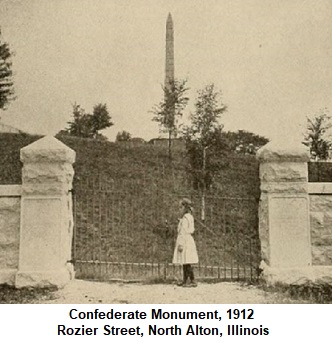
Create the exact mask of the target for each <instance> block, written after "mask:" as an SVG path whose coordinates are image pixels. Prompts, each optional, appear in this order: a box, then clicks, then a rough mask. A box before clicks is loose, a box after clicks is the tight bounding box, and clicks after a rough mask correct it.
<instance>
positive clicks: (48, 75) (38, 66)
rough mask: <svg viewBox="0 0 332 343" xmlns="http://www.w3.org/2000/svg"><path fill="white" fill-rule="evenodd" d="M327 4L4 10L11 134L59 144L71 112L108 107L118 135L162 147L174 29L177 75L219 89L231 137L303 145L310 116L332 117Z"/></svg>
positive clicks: (63, 3) (18, 4) (109, 2)
mask: <svg viewBox="0 0 332 343" xmlns="http://www.w3.org/2000/svg"><path fill="white" fill-rule="evenodd" d="M331 11H332V1H331V0H310V1H308V0H278V1H275V0H204V1H203V0H201V1H198V0H164V1H162V0H0V27H1V30H2V39H3V40H4V41H6V42H8V43H9V44H10V48H11V49H12V50H13V51H14V52H15V56H14V57H13V70H14V73H15V76H14V82H15V90H16V96H17V99H16V101H14V102H13V103H11V104H10V105H9V108H8V110H6V111H2V112H0V115H1V117H2V121H3V122H4V123H5V124H9V125H12V126H15V127H17V128H19V129H21V130H23V131H27V132H30V133H39V134H51V135H53V134H55V133H57V132H58V131H59V130H60V129H63V128H65V127H66V125H67V124H66V123H67V122H68V121H69V120H70V119H71V116H72V104H73V103H75V102H76V103H78V104H80V105H81V106H82V107H83V108H85V110H86V111H87V112H91V111H92V108H93V106H94V105H95V104H97V103H106V104H107V106H108V109H109V112H110V114H111V116H112V119H113V121H114V123H115V125H114V126H112V127H111V128H109V129H107V130H105V131H104V132H103V133H104V134H105V135H106V136H108V137H109V138H110V140H114V138H115V136H116V134H117V132H119V131H121V130H126V131H129V132H130V133H131V134H132V135H133V136H135V137H143V138H145V139H150V138H153V137H158V135H159V130H158V125H157V124H156V123H154V122H152V121H151V118H152V114H151V113H150V112H149V111H150V110H151V109H152V107H153V105H154V104H156V103H158V102H159V101H160V100H161V98H162V90H161V83H162V82H163V80H164V77H165V76H164V65H165V29H166V27H165V26H166V19H167V15H168V13H169V12H171V13H172V17H173V21H174V37H175V43H174V45H175V76H176V77H177V78H178V79H184V78H187V79H188V86H189V87H190V88H191V90H190V92H189V96H190V98H191V101H190V105H189V106H188V108H187V111H186V116H187V115H188V114H189V112H190V111H192V110H193V103H194V98H195V95H196V91H197V90H198V89H200V88H203V87H204V86H205V85H207V84H209V83H214V84H215V86H216V88H217V89H218V90H221V91H222V99H223V102H224V103H225V104H226V105H227V106H228V111H227V112H226V113H225V114H224V115H223V118H222V123H224V124H225V129H226V130H232V131H235V130H238V129H244V130H248V131H251V132H254V133H257V134H261V135H264V136H266V137H268V138H270V139H272V140H276V139H280V138H283V139H287V140H289V139H292V138H293V137H296V139H299V140H300V139H301V137H302V133H303V131H304V127H305V124H306V116H308V115H309V116H310V115H313V114H315V113H317V112H318V111H319V109H321V108H325V107H327V108H328V109H329V110H330V111H332V97H331V89H332V72H331V70H332V56H331V55H332V38H331V37H332V30H331V29H332V20H331V18H332V12H331Z"/></svg>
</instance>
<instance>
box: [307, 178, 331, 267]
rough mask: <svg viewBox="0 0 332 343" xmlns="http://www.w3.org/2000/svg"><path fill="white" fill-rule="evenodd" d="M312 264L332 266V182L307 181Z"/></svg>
mask: <svg viewBox="0 0 332 343" xmlns="http://www.w3.org/2000/svg"><path fill="white" fill-rule="evenodd" d="M308 193H309V199H310V229H311V230H310V231H311V251H312V264H313V265H315V266H332V184H331V183H309V186H308Z"/></svg>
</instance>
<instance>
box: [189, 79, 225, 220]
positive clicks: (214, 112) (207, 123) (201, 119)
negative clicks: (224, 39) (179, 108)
mask: <svg viewBox="0 0 332 343" xmlns="http://www.w3.org/2000/svg"><path fill="white" fill-rule="evenodd" d="M220 97H221V94H220V92H218V91H216V90H215V87H214V84H209V85H207V86H205V87H204V88H203V89H201V90H198V92H197V97H196V101H195V111H194V113H192V114H191V116H190V120H191V125H190V126H189V127H187V128H186V129H185V139H186V146H187V153H188V155H189V159H190V165H191V171H192V173H193V175H194V182H195V183H199V184H200V187H201V190H202V213H201V216H202V220H204V218H205V191H206V189H207V187H209V185H210V184H211V182H212V175H211V172H210V170H209V158H208V156H207V150H208V149H209V148H211V147H213V146H215V145H216V143H217V142H221V139H220V136H221V132H222V129H223V125H222V124H220V123H219V119H220V116H221V114H222V113H224V112H225V111H226V109H227V107H226V106H225V105H224V104H223V103H222V101H221V99H220Z"/></svg>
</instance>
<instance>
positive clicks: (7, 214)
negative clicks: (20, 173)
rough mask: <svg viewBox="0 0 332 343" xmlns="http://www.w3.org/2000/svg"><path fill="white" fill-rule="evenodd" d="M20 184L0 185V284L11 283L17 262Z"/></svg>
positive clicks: (13, 279)
mask: <svg viewBox="0 0 332 343" xmlns="http://www.w3.org/2000/svg"><path fill="white" fill-rule="evenodd" d="M20 212H21V186H20V185H10V186H3V185H2V186H0V284H1V283H7V284H11V285H13V284H14V282H15V275H16V272H17V270H18V262H19V240H20Z"/></svg>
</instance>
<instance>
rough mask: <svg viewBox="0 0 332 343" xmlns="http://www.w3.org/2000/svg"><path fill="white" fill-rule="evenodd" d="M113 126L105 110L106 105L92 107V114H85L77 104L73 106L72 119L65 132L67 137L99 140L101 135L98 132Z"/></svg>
mask: <svg viewBox="0 0 332 343" xmlns="http://www.w3.org/2000/svg"><path fill="white" fill-rule="evenodd" d="M112 125H114V124H113V122H112V120H111V116H110V114H109V112H108V110H107V106H106V104H98V105H96V106H94V108H93V113H92V114H89V113H86V112H85V110H84V109H83V108H82V107H81V106H80V105H78V104H76V103H75V104H74V105H73V119H72V121H70V122H68V128H67V129H66V130H65V131H66V132H67V133H68V134H69V135H72V136H77V137H82V138H94V139H100V138H102V135H101V134H100V132H99V131H101V130H103V129H106V128H108V127H110V126H112Z"/></svg>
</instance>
